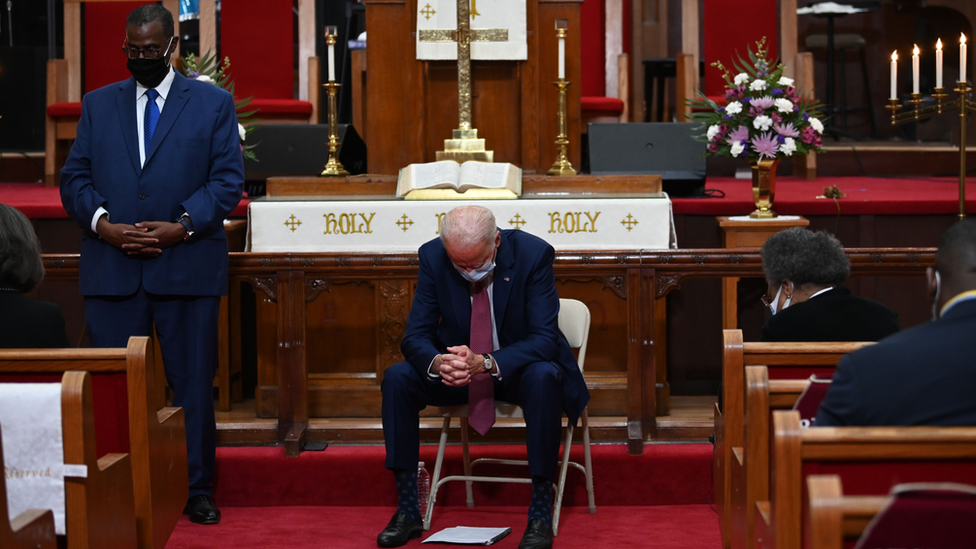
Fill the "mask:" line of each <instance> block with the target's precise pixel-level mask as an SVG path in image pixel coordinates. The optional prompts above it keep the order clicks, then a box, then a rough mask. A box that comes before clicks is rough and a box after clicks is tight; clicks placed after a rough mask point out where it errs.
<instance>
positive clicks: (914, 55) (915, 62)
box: [912, 44, 919, 95]
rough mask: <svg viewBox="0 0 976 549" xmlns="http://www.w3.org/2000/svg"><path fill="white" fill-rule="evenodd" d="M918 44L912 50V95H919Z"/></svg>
mask: <svg viewBox="0 0 976 549" xmlns="http://www.w3.org/2000/svg"><path fill="white" fill-rule="evenodd" d="M918 54H919V50H918V44H915V48H914V49H913V50H912V93H914V94H916V95H917V94H918V93H919V92H918Z"/></svg>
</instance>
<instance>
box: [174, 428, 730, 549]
mask: <svg viewBox="0 0 976 549" xmlns="http://www.w3.org/2000/svg"><path fill="white" fill-rule="evenodd" d="M573 450H574V459H578V460H580V461H582V447H580V446H575V447H574V448H573ZM435 452H436V447H434V446H423V447H422V448H421V459H423V460H425V461H426V463H427V466H428V469H430V470H432V469H433V461H434V455H435ZM471 454H472V457H475V458H476V457H488V456H491V457H509V458H518V457H524V454H525V448H524V447H522V446H518V445H511V446H507V445H475V446H472V448H471ZM384 455H385V450H384V449H383V447H382V446H331V447H329V448H328V449H326V450H325V451H324V452H305V453H303V454H302V455H301V456H300V457H297V458H286V457H285V456H284V450H283V449H282V448H280V447H233V448H232V447H225V448H218V449H217V475H218V479H217V492H216V494H215V495H214V497H215V499H216V500H217V503H218V505H220V507H221V510H222V514H223V517H222V520H221V523H220V524H219V525H216V526H200V525H196V524H192V523H190V522H189V520H187V519H186V517H184V518H182V519H181V520H180V522H179V524H178V525H177V526H176V530H175V531H174V532H173V535H172V537H171V538H170V541H169V544H167V546H166V547H167V549H190V548H193V549H197V548H200V549H203V548H207V549H245V548H258V549H277V548H281V549H286V548H287V549H301V548H305V547H308V548H313V547H314V548H319V547H341V548H353V549H354V548H359V547H361V548H373V547H376V535H377V534H378V533H379V532H380V531H381V530H382V529H383V527H385V526H386V523H387V521H389V519H390V516H392V514H393V512H394V510H395V505H396V500H395V495H394V494H393V490H392V484H393V482H392V475H391V474H390V472H389V471H387V470H386V469H385V468H384V467H383V459H384ZM711 458H712V446H711V445H710V444H648V445H645V446H644V453H643V455H640V456H631V455H628V454H627V447H626V446H625V445H620V444H601V445H594V446H593V476H594V484H595V492H596V505H597V512H596V513H595V514H590V513H589V512H588V510H587V508H586V490H585V486H584V483H583V476H582V474H581V473H580V472H578V471H575V470H573V469H570V472H569V474H568V481H567V493H566V496H565V500H564V505H565V506H564V507H563V512H562V518H561V520H560V535H559V537H557V538H556V542H555V546H556V547H557V548H559V549H574V548H578V549H582V548H593V547H613V548H616V547H643V546H653V547H660V548H665V549H697V548H715V549H718V548H719V547H720V546H721V545H720V544H721V540H720V538H719V531H718V520H717V518H716V515H715V512H714V511H712V509H711V508H710V507H709V506H708V505H707V503H708V492H709V482H710V464H711ZM445 462H446V463H445V469H447V470H448V474H450V473H451V472H460V451H459V449H458V448H457V447H456V446H454V447H451V450H450V451H449V454H448V457H447V458H446V459H445ZM487 469H488V468H487V466H486V468H485V472H487ZM522 470H523V471H524V469H522ZM476 471H478V470H477V469H476ZM528 490H529V486H528V485H500V484H487V483H480V484H479V483H476V484H475V504H476V507H475V508H473V509H469V508H467V507H465V506H464V486H463V484H462V483H450V484H448V485H447V486H446V487H444V488H442V489H441V492H440V493H439V495H438V504H437V507H436V509H435V510H434V518H433V525H432V528H431V530H432V532H436V531H438V530H442V529H444V528H448V527H451V526H459V525H463V526H495V527H504V526H507V527H510V528H511V529H512V533H511V534H510V535H509V536H508V537H506V538H505V539H503V540H501V541H499V542H498V543H496V544H495V546H497V547H500V548H515V547H517V546H518V543H519V540H520V539H521V537H522V532H523V531H524V530H525V523H526V516H525V513H526V507H527V505H528V497H529V494H528ZM255 505H261V507H255ZM426 535H427V534H425V536H426ZM419 546H420V540H414V541H411V542H410V543H409V544H408V545H407V547H419Z"/></svg>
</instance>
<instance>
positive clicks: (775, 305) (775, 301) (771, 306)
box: [769, 285, 793, 316]
mask: <svg viewBox="0 0 976 549" xmlns="http://www.w3.org/2000/svg"><path fill="white" fill-rule="evenodd" d="M782 293H783V286H782V285H780V287H779V289H778V290H776V297H774V298H773V301H772V303H770V304H769V310H770V311H772V312H773V315H774V316H775V315H776V313H778V312H779V311H781V310H783V309H785V308H787V307H789V306H790V303H791V302H792V301H793V296H790V297H788V298H786V303H783V309H779V310H777V309H778V307H779V296H780V294H782Z"/></svg>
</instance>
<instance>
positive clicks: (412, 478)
mask: <svg viewBox="0 0 976 549" xmlns="http://www.w3.org/2000/svg"><path fill="white" fill-rule="evenodd" d="M393 477H394V479H395V480H396V491H397V501H398V504H397V511H398V512H399V511H403V512H404V513H406V514H407V516H408V517H410V520H411V521H414V520H420V505H419V504H418V503H417V470H416V469H414V470H413V471H408V470H406V469H394V470H393Z"/></svg>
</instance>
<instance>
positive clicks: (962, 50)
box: [959, 34, 966, 82]
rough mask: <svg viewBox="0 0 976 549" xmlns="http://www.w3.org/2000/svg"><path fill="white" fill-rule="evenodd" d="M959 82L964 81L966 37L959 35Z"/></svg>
mask: <svg viewBox="0 0 976 549" xmlns="http://www.w3.org/2000/svg"><path fill="white" fill-rule="evenodd" d="M959 81H960V82H965V81H966V35H965V34H960V35H959Z"/></svg>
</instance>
